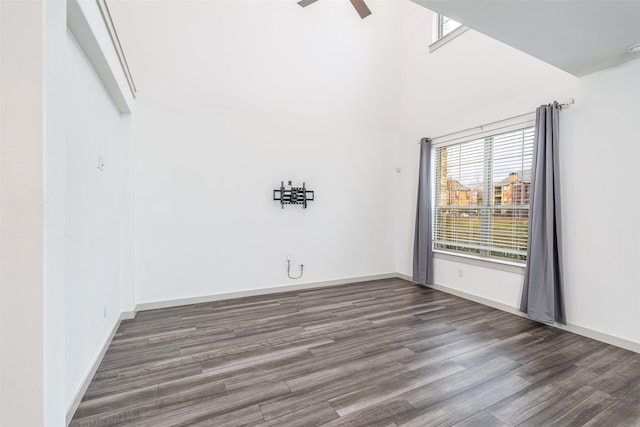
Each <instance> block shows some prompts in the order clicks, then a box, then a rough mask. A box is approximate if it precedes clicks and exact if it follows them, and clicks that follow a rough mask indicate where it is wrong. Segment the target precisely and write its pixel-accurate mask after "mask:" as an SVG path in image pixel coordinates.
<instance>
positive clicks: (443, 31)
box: [438, 15, 461, 40]
mask: <svg viewBox="0 0 640 427" xmlns="http://www.w3.org/2000/svg"><path fill="white" fill-rule="evenodd" d="M460 25H461V24H460V23H459V22H456V21H454V20H453V19H451V18H447V17H446V16H444V15H438V40H439V39H441V38H443V37H445V36H446V35H447V34H449V33H451V32H452V31H453V30H455V29H456V28H458V27H459V26H460Z"/></svg>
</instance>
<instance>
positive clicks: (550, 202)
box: [520, 102, 567, 325]
mask: <svg viewBox="0 0 640 427" xmlns="http://www.w3.org/2000/svg"><path fill="white" fill-rule="evenodd" d="M559 110H560V105H559V104H558V103H557V102H555V103H553V104H550V105H543V106H541V107H539V108H538V109H537V110H536V127H535V140H534V146H533V170H532V174H531V191H530V201H529V245H528V249H527V265H526V269H525V274H524V287H523V290H522V301H521V303H520V310H521V311H522V312H524V313H527V314H528V316H529V317H530V318H531V319H533V320H536V321H539V322H543V323H554V322H559V323H562V324H565V325H566V323H567V319H566V314H565V307H564V290H563V285H562V227H561V224H560V175H559V171H558V164H559V160H558V119H559V114H558V113H559Z"/></svg>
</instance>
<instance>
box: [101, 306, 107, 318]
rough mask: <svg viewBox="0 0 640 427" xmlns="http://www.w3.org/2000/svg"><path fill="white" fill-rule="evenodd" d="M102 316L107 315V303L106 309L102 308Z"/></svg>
mask: <svg viewBox="0 0 640 427" xmlns="http://www.w3.org/2000/svg"><path fill="white" fill-rule="evenodd" d="M102 317H104V318H106V317H107V304H105V305H104V309H103V310H102Z"/></svg>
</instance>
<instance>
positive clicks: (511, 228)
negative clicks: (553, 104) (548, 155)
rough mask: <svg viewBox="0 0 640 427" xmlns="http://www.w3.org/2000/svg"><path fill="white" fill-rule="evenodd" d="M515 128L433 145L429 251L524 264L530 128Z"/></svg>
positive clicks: (530, 143) (531, 142) (531, 132)
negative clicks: (432, 225) (431, 240)
mask: <svg viewBox="0 0 640 427" xmlns="http://www.w3.org/2000/svg"><path fill="white" fill-rule="evenodd" d="M523 126H524V127H523ZM516 127H517V129H514V126H511V127H510V128H509V129H510V130H509V131H504V130H503V131H502V133H496V132H494V133H489V132H485V133H483V134H476V135H471V136H467V137H464V138H457V139H456V141H457V142H455V143H446V142H445V143H442V145H436V147H435V148H434V162H435V167H434V173H435V177H434V178H435V179H434V182H435V203H434V206H435V211H434V249H436V250H443V251H450V252H458V253H460V252H462V253H467V254H475V255H477V256H483V257H488V258H497V259H506V260H512V261H514V260H515V261H525V260H526V256H527V234H528V233H527V232H528V218H529V189H530V187H531V167H532V162H533V133H534V128H533V126H531V124H530V123H526V126H525V125H524V124H520V125H518V126H516ZM503 129H504V128H503ZM462 193H464V194H465V195H464V197H462V196H461V194H462Z"/></svg>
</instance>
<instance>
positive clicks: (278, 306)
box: [72, 279, 640, 427]
mask: <svg viewBox="0 0 640 427" xmlns="http://www.w3.org/2000/svg"><path fill="white" fill-rule="evenodd" d="M72 425H73V426H86V425H111V426H153V427H161V426H175V425H197V426H305V427H308V426H319V425H324V426H338V425H340V426H432V425H433V426H435V425H448V426H450V425H455V426H504V425H507V426H548V425H557V426H581V425H588V426H607V427H610V426H638V425H640V354H637V353H633V352H630V351H626V350H623V349H620V348H617V347H613V346H610V345H607V344H603V343H601V342H598V341H594V340H591V339H588V338H584V337H581V336H578V335H575V334H571V333H568V332H564V331H560V330H558V329H554V328H551V327H548V326H544V325H541V324H538V323H535V322H532V321H529V320H527V319H524V318H521V317H518V316H514V315H511V314H507V313H504V312H501V311H498V310H495V309H492V308H489V307H486V306H483V305H480V304H476V303H473V302H470V301H467V300H464V299H461V298H457V297H455V296H452V295H448V294H446V293H442V292H439V291H435V290H433V289H427V288H423V287H419V286H416V285H413V284H410V283H408V282H406V281H402V280H399V279H389V280H381V281H375V282H365V283H358V284H350V285H344V286H334V287H327V288H320V289H313V290H305V291H299V292H287V293H280V294H272V295H265V296H256V297H248V298H241V299H235V300H227V301H217V302H211V303H205V304H197V305H190V306H182V307H175V308H168V309H161V310H153V311H146V312H141V313H138V315H137V316H136V318H135V319H134V320H127V321H124V322H122V324H121V326H120V328H119V330H118V332H117V334H116V336H115V338H114V339H113V342H112V343H111V345H110V347H109V349H108V351H107V353H106V355H105V357H104V360H103V361H102V363H101V365H100V367H99V369H98V372H97V373H96V375H95V377H94V378H93V381H92V382H91V384H90V386H89V388H88V390H87V392H86V394H85V396H84V399H83V400H82V403H81V404H80V407H79V408H78V410H77V411H76V414H75V416H74V419H73V421H72Z"/></svg>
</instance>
